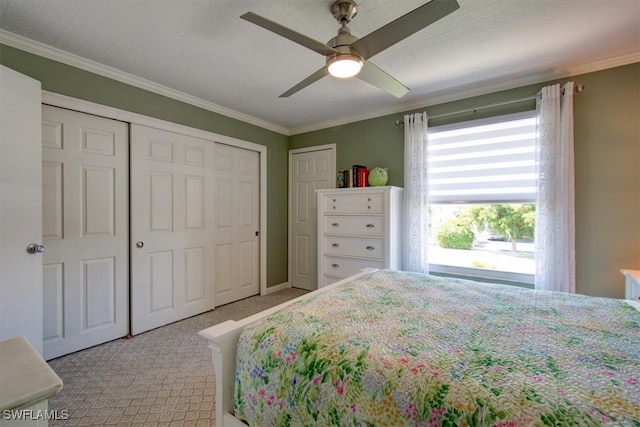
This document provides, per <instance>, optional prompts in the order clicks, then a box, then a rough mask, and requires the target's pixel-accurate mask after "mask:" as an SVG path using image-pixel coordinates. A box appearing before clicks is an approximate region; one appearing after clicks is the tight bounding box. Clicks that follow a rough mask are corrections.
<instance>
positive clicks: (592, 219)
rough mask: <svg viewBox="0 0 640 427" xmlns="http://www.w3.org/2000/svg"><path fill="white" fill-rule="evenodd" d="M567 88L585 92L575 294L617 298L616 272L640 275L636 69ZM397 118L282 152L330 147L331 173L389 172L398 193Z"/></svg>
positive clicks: (435, 109) (582, 78) (590, 77)
mask: <svg viewBox="0 0 640 427" xmlns="http://www.w3.org/2000/svg"><path fill="white" fill-rule="evenodd" d="M571 80H572V81H574V82H576V83H582V84H584V85H585V88H586V89H585V91H584V92H583V93H580V94H576V95H575V98H574V121H575V168H576V269H577V271H576V276H577V288H578V292H579V293H583V294H588V295H596V296H606V297H615V298H621V297H623V296H624V280H623V277H622V275H621V274H620V272H619V269H621V268H631V269H640V105H639V104H640V83H639V80H640V64H638V63H636V64H631V65H627V66H623V67H617V68H612V69H609V70H604V71H599V72H595V73H589V74H583V75H579V76H574V77H572V78H571ZM565 81H567V79H563V80H559V81H558V82H560V83H562V82H565ZM555 82H556V81H553V82H547V83H544V84H537V85H530V86H525V87H520V88H517V89H512V90H507V91H501V92H495V93H491V94H488V95H484V96H478V97H474V98H467V99H464V100H459V101H455V102H450V103H446V104H440V105H435V106H429V107H426V108H425V109H426V111H427V112H428V114H429V115H438V114H442V113H447V112H453V111H459V110H464V109H466V108H471V107H474V106H478V105H485V104H491V103H496V102H500V101H506V100H510V99H517V98H521V97H527V96H531V95H535V94H536V93H537V92H538V91H539V90H540V89H541V88H542V87H543V86H545V85H547V84H550V83H555ZM533 108H535V102H534V101H530V102H524V103H519V104H512V105H510V106H503V107H500V108H494V109H491V110H479V111H478V112H477V113H465V114H460V115H452V116H448V117H443V118H439V119H433V120H430V126H437V125H440V124H446V123H453V122H458V121H466V120H471V119H475V118H483V117H488V116H494V115H500V114H506V113H511V112H517V111H522V110H526V109H533ZM414 111H419V110H414ZM411 112H413V111H411ZM407 113H409V112H407ZM402 116H403V113H400V114H394V115H389V116H384V117H379V118H375V119H370V120H363V121H360V122H357V123H351V124H348V125H343V126H336V127H333V128H328V129H323V130H319V131H314V132H309V133H304V134H299V135H294V136H292V137H290V142H289V147H290V148H291V149H294V148H302V147H308V146H313V145H320V144H328V143H335V144H336V147H337V165H336V166H337V168H338V169H340V168H342V167H349V166H350V165H352V164H364V165H367V166H383V167H388V168H389V184H390V185H397V186H403V183H404V178H403V174H404V168H403V163H404V160H403V156H404V143H403V136H404V133H403V132H404V131H403V128H402V126H395V124H394V121H395V120H397V119H402Z"/></svg>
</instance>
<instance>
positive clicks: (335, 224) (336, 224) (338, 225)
mask: <svg viewBox="0 0 640 427" xmlns="http://www.w3.org/2000/svg"><path fill="white" fill-rule="evenodd" d="M331 226H332V227H340V224H338V223H337V222H334V223H333V224H331Z"/></svg>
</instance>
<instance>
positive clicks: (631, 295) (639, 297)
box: [620, 269, 640, 301]
mask: <svg viewBox="0 0 640 427" xmlns="http://www.w3.org/2000/svg"><path fill="white" fill-rule="evenodd" d="M620 272H621V273H622V274H624V277H625V285H624V298H625V299H630V300H633V301H640V270H625V269H622V270H620Z"/></svg>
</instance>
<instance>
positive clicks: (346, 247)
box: [323, 236, 382, 259]
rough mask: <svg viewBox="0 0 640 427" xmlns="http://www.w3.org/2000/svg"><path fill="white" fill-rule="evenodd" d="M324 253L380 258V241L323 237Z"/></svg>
mask: <svg viewBox="0 0 640 427" xmlns="http://www.w3.org/2000/svg"><path fill="white" fill-rule="evenodd" d="M323 240H324V253H325V254H327V255H346V256H352V257H356V258H360V257H364V258H379V259H381V258H382V239H380V238H373V237H371V238H367V237H341V236H324V237H323Z"/></svg>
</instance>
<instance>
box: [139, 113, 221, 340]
mask: <svg viewBox="0 0 640 427" xmlns="http://www.w3.org/2000/svg"><path fill="white" fill-rule="evenodd" d="M213 155H214V144H213V143H212V142H209V141H205V140H202V139H198V138H194V137H189V136H185V135H181V134H177V133H172V132H167V131H164V130H159V129H154V128H150V127H145V126H140V125H131V237H132V238H131V298H132V301H131V302H132V305H131V332H132V334H138V333H140V332H144V331H147V330H149V329H153V328H156V327H159V326H162V325H166V324H168V323H171V322H175V321H177V320H181V319H184V318H187V317H190V316H193V315H196V314H200V313H203V312H205V311H207V310H210V309H212V308H213V307H214V283H213V277H214V276H213V247H214V245H213V171H214V168H213Z"/></svg>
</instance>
